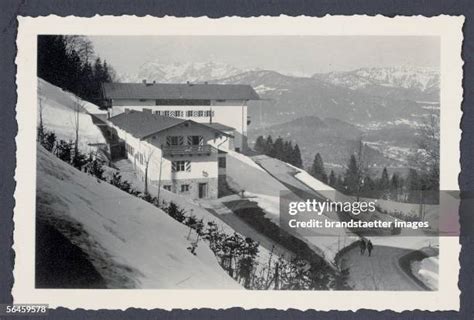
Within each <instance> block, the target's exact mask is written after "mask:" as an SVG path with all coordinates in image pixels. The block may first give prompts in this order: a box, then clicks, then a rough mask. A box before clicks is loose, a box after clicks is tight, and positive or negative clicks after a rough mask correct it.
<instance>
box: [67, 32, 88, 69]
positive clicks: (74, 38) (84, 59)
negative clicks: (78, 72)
mask: <svg viewBox="0 0 474 320" xmlns="http://www.w3.org/2000/svg"><path fill="white" fill-rule="evenodd" d="M64 39H65V42H66V50H67V52H68V53H69V54H70V53H71V52H72V51H73V50H74V51H75V52H76V53H77V54H78V56H79V58H80V59H81V63H82V65H85V64H86V63H89V62H91V61H93V59H94V58H95V57H94V46H93V44H92V42H91V41H90V40H89V38H87V37H86V36H78V35H69V36H65V38H64Z"/></svg>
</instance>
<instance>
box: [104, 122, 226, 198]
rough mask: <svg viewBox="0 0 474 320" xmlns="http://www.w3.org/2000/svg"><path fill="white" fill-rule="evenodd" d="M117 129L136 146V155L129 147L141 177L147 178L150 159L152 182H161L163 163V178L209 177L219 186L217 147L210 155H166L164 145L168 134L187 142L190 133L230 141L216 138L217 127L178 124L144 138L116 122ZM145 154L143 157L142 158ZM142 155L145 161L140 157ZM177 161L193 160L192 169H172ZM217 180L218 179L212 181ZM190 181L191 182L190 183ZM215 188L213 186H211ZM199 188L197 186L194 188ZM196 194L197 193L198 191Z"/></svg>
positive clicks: (213, 142)
mask: <svg viewBox="0 0 474 320" xmlns="http://www.w3.org/2000/svg"><path fill="white" fill-rule="evenodd" d="M112 127H113V128H114V129H115V130H116V131H117V135H118V137H119V138H120V139H122V140H123V141H124V142H125V143H126V144H128V146H130V147H132V148H133V155H132V154H130V152H129V151H130V150H129V148H127V150H126V154H127V158H128V159H129V160H130V161H131V162H132V163H133V164H134V168H135V170H136V171H137V173H138V175H139V177H140V178H141V179H142V181H144V179H145V171H146V167H147V164H146V163H147V160H149V161H148V173H147V174H148V181H149V183H150V184H153V185H157V184H158V181H159V178H160V166H161V181H165V182H166V181H168V182H169V181H176V182H178V183H179V181H180V180H181V181H192V180H195V181H198V180H199V181H201V182H202V181H203V180H209V181H210V183H211V184H212V183H214V184H215V186H214V187H213V188H214V189H216V188H217V177H218V175H219V169H218V162H217V157H218V154H217V150H214V151H213V152H212V153H211V154H210V155H207V154H201V155H197V154H192V155H191V154H190V155H175V156H171V155H166V156H163V157H162V150H161V146H162V145H166V137H167V136H183V138H184V141H185V143H186V140H187V136H188V135H189V136H193V135H201V136H203V139H204V144H210V145H219V144H221V143H222V142H224V143H229V142H228V141H229V138H227V137H225V136H224V137H222V136H220V137H216V135H215V133H214V131H213V130H210V129H207V128H205V127H202V126H198V125H189V126H188V127H184V125H178V126H176V127H173V128H170V129H168V130H165V131H163V132H160V133H158V134H155V135H153V136H150V137H148V138H146V140H140V139H138V138H136V137H134V136H133V135H131V134H129V133H128V132H126V131H124V130H122V129H120V128H119V127H117V126H114V125H112ZM140 154H141V157H140ZM140 158H141V160H140ZM173 161H189V162H190V171H179V172H173V171H172V162H173ZM213 179H214V181H212V180H213ZM186 183H188V182H186ZM211 187H212V185H211ZM194 188H195V187H194ZM194 194H196V192H194Z"/></svg>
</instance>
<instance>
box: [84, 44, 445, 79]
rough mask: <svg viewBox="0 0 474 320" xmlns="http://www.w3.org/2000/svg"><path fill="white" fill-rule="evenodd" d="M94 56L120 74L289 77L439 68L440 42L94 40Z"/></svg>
mask: <svg viewBox="0 0 474 320" xmlns="http://www.w3.org/2000/svg"><path fill="white" fill-rule="evenodd" d="M90 39H91V40H92V42H93V44H94V47H95V50H96V53H97V54H98V55H99V56H100V57H101V58H103V59H106V60H107V61H108V63H110V64H111V65H112V66H113V67H114V68H115V69H116V70H117V71H118V72H119V73H120V74H129V75H134V74H137V72H138V69H139V67H140V66H141V65H142V64H143V63H146V62H149V61H158V62H161V63H174V62H208V61H215V62H221V63H227V64H231V65H233V66H236V67H238V68H242V69H254V68H260V69H268V70H275V71H279V72H281V73H285V74H294V75H311V74H314V73H318V72H330V71H349V70H353V69H357V68H361V67H391V66H418V67H435V68H437V67H438V66H439V59H440V43H439V38H438V37H416V36H383V37H380V36H253V37H252V36H250V37H249V36H94V37H90Z"/></svg>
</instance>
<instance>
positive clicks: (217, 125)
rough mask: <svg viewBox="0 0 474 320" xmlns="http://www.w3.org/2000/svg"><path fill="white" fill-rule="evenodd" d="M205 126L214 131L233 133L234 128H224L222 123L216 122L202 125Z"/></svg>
mask: <svg viewBox="0 0 474 320" xmlns="http://www.w3.org/2000/svg"><path fill="white" fill-rule="evenodd" d="M203 124H205V125H206V126H208V127H211V128H213V129H216V130H219V131H224V132H226V131H234V130H235V128H232V127H229V126H226V125H224V124H222V123H218V122H213V123H203Z"/></svg>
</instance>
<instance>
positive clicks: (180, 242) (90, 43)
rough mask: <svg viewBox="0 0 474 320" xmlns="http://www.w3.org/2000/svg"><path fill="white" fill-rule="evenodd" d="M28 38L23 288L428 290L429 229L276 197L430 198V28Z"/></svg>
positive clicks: (406, 205) (387, 206)
mask: <svg viewBox="0 0 474 320" xmlns="http://www.w3.org/2000/svg"><path fill="white" fill-rule="evenodd" d="M37 40H38V42H37V45H38V47H37V50H38V51H37V57H38V59H37V76H38V93H37V103H38V119H37V142H38V147H37V159H36V161H37V191H36V197H37V198H36V201H37V202H36V254H35V255H36V262H35V265H36V267H35V285H36V287H37V288H109V289H114V288H127V289H135V288H154V289H248V290H386V291H387V290H388V291H390V290H406V291H419V290H437V288H438V258H439V246H438V239H437V234H436V232H434V231H433V230H427V231H426V232H424V233H423V236H416V237H415V236H411V237H405V236H404V232H405V230H403V229H402V230H400V229H398V230H397V229H396V228H392V229H391V230H390V231H391V232H390V236H386V235H385V234H384V233H383V232H380V233H377V232H370V231H368V230H362V231H361V230H353V229H352V228H340V229H338V231H337V232H336V233H335V234H333V235H330V236H321V237H318V236H314V237H313V236H311V237H307V236H304V235H301V234H300V233H299V232H298V230H296V231H295V232H289V231H287V230H285V229H283V228H281V226H280V225H279V215H280V214H281V213H280V207H279V201H280V193H281V192H288V193H290V194H291V195H292V196H295V197H297V198H298V197H302V195H303V194H309V195H311V196H312V197H314V198H316V199H319V200H320V201H324V200H325V199H326V197H325V196H324V194H323V193H322V191H321V190H330V191H331V192H334V193H337V194H340V195H341V196H344V197H345V198H346V200H347V201H360V200H361V199H363V200H367V201H368V200H374V201H376V202H375V203H376V205H375V209H374V210H375V211H374V213H373V214H372V215H371V217H370V219H376V218H377V219H382V220H384V221H403V222H408V223H417V222H420V221H425V220H429V219H431V218H432V217H431V215H436V214H437V213H436V212H437V209H436V208H437V205H438V200H439V199H438V197H437V195H439V193H438V192H439V158H440V157H439V143H440V139H439V137H440V135H439V116H440V112H439V105H440V70H439V68H440V65H439V64H440V39H439V37H434V36H431V37H430V36H299V37H296V36H85V35H61V34H58V35H40V36H38V38H37ZM431 191H432V192H431ZM433 195H434V196H433ZM329 198H330V200H334V201H335V199H334V198H331V197H329ZM323 215H326V213H324V212H323ZM327 217H328V219H333V220H338V219H341V215H340V214H339V215H338V214H337V213H336V214H333V215H330V214H327ZM433 219H434V218H433ZM430 231H431V232H430Z"/></svg>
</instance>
